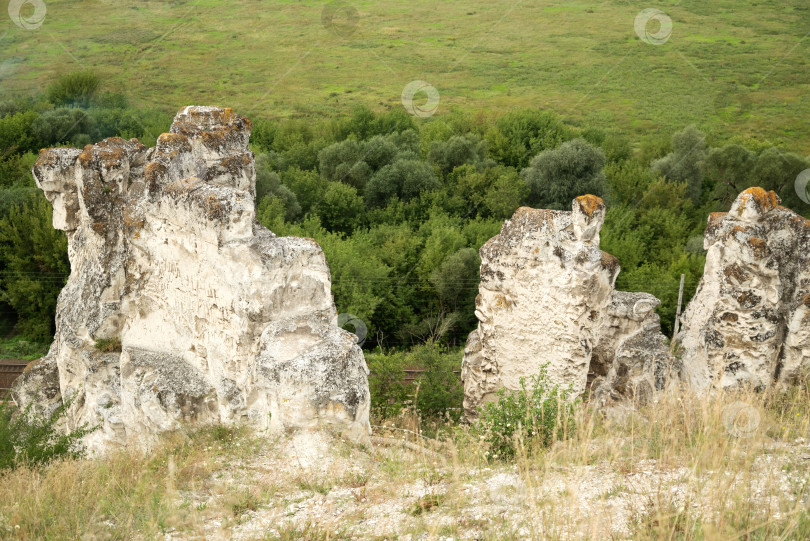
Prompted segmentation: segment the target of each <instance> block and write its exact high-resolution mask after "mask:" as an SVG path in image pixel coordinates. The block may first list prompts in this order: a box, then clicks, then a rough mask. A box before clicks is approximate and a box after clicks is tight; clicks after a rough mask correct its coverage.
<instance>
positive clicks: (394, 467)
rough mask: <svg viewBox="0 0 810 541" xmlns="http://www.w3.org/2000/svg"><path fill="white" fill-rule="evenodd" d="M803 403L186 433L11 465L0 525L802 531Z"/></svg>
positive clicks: (25, 530)
mask: <svg viewBox="0 0 810 541" xmlns="http://www.w3.org/2000/svg"><path fill="white" fill-rule="evenodd" d="M740 401H743V402H745V403H746V404H747V407H749V408H751V409H752V410H753V411H754V412H755V415H754V416H755V418H756V419H757V421H758V423H757V424H756V425H751V426H750V427H746V428H747V429H746V430H745V432H744V433H739V432H736V431H735V427H739V425H740V424H741V423H740V422H738V421H737V420H735V419H729V416H728V415H727V413H728V412H729V411H730V408H734V407H735V405H736V404H739V403H740ZM808 404H810V397H808V396H807V387H806V386H802V387H794V388H793V389H791V391H790V392H789V393H788V394H780V393H775V392H772V393H769V394H765V395H763V394H757V395H754V394H750V395H749V394H737V395H734V396H727V395H720V396H715V397H713V398H706V399H697V398H694V399H693V398H692V397H685V396H683V395H677V396H674V395H673V396H666V397H664V399H663V400H661V401H660V402H659V403H657V404H651V405H649V406H644V407H641V408H639V410H638V411H636V412H633V413H630V412H628V413H627V414H626V415H624V416H622V417H614V418H611V419H605V418H603V417H602V415H601V414H599V413H598V412H596V411H594V410H593V409H592V408H591V407H590V406H589V405H588V404H585V403H577V404H574V405H573V408H572V412H571V414H572V416H573V419H572V424H575V425H576V427H577V429H576V430H574V431H562V430H559V428H560V427H561V425H560V424H558V423H555V424H554V425H549V426H550V427H551V428H552V429H551V430H549V431H547V432H546V434H547V435H548V437H549V439H548V440H544V441H543V443H544V445H534V446H533V445H530V443H531V441H530V440H523V443H524V445H519V446H518V447H516V449H515V454H514V455H513V456H512V457H511V458H509V459H508V460H503V457H494V454H493V452H492V451H493V447H492V444H491V442H490V441H488V440H487V439H486V438H481V437H480V433H479V432H478V431H477V430H476V429H475V428H474V427H468V426H464V425H457V424H454V423H452V422H445V423H444V424H443V425H442V427H441V430H440V431H439V432H438V435H437V438H435V439H432V438H425V437H422V436H415V435H414V434H413V433H412V432H410V431H405V432H403V431H402V430H398V429H401V428H405V427H413V426H415V425H418V424H419V421H418V420H415V421H414V420H413V419H410V418H409V416H413V415H414V413H413V412H411V413H407V414H405V415H398V416H395V417H392V418H390V419H388V421H387V423H386V426H388V427H390V428H380V429H377V430H376V434H377V435H390V436H391V438H390V440H391V441H396V440H395V438H400V439H405V438H407V439H408V441H409V442H411V443H412V444H414V445H413V446H412V447H411V448H406V447H402V446H398V445H383V444H376V445H375V448H374V449H373V450H372V449H371V448H367V447H364V446H358V445H353V444H349V443H347V442H343V441H340V440H339V439H335V440H329V439H317V438H316V439H314V440H311V439H307V437H306V436H305V435H299V436H297V437H292V438H280V439H273V438H268V437H267V436H266V435H263V436H261V437H257V435H256V434H253V433H252V432H251V431H249V430H247V429H245V428H239V427H233V428H226V427H220V426H215V427H210V428H199V429H195V430H191V431H185V430H181V431H178V432H176V433H174V434H170V435H168V436H167V437H166V438H165V439H164V440H163V442H162V443H161V444H160V445H158V446H157V447H156V448H153V449H151V450H150V451H149V452H143V451H141V450H138V449H135V448H132V447H128V448H124V449H120V450H115V451H112V452H111V453H110V454H109V455H108V456H105V457H103V458H91V459H84V460H75V459H71V458H64V459H57V460H53V461H51V462H49V463H47V464H45V465H38V466H37V465H31V464H22V465H20V466H18V467H17V468H16V469H13V470H6V471H5V472H3V473H2V474H0V486H1V487H2V495H3V497H2V498H0V536H3V537H4V538H12V537H13V538H19V539H46V538H47V539H68V538H71V539H72V538H79V537H81V538H90V537H100V538H113V539H127V538H132V537H146V538H154V537H161V536H169V537H172V538H186V537H193V536H206V537H223V538H234V539H253V538H257V537H258V538H265V539H327V538H328V539H353V538H354V539H356V538H374V537H378V538H382V537H391V536H395V535H396V536H405V535H407V534H411V535H412V536H413V537H412V538H422V537H425V538H438V537H445V538H446V537H454V538H458V537H465V536H469V537H475V538H482V539H525V538H533V539H548V538H569V537H573V538H577V539H605V538H621V539H625V538H633V539H642V540H644V539H650V540H653V539H661V538H666V539H685V540H692V539H695V540H697V539H739V538H749V539H777V538H779V539H797V540H798V539H806V538H807V536H808V535H810V516H809V515H808V511H807V507H806V498H807V489H808V486H809V485H808V478H807V465H806V462H807V460H806V458H807V457H806V444H805V438H806V437H807V434H808V429H809V428H810V425H808V419H810V417H808V415H809V414H810V411H808V408H807V405H808ZM518 441H519V440H518ZM420 448H424V449H425V451H424V452H422V451H420ZM66 502H69V505H68V504H67V503H66Z"/></svg>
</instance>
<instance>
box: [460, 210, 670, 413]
mask: <svg viewBox="0 0 810 541" xmlns="http://www.w3.org/2000/svg"><path fill="white" fill-rule="evenodd" d="M572 206H573V210H572V211H571V212H567V211H557V210H536V209H530V208H526V207H523V208H520V209H518V210H517V211H516V212H515V214H514V216H512V218H511V219H509V220H507V221H506V222H505V223H504V225H503V227H502V229H501V232H500V234H498V235H497V236H495V237H493V238H492V239H490V240H489V241H488V242H487V243H486V244H484V246H483V247H482V248H481V251H480V253H481V283H480V286H479V294H478V296H477V297H476V311H475V315H476V317H477V318H478V320H479V324H478V328H476V329H475V330H474V331H473V332H472V333H471V334H470V336H469V338H468V339H467V346H466V348H465V351H464V360H463V363H462V379H463V380H464V394H465V399H464V408H465V412H466V414H467V416H468V417H474V416H475V412H476V408H477V407H478V406H480V405H481V404H483V403H484V402H486V401H487V400H491V399H492V398H493V395H494V393H495V392H496V391H497V390H498V389H500V388H506V389H518V388H519V380H520V378H521V377H527V378H528V377H529V376H532V375H535V374H537V372H538V370H539V368H540V366H541V365H543V364H545V363H548V375H549V378H550V380H551V381H552V382H554V383H558V384H560V385H561V386H564V387H567V386H569V385H570V386H571V387H572V389H573V392H574V393H575V394H577V395H578V394H580V393H582V392H583V391H584V390H585V388H586V384H587V382H588V373H589V371H590V370H591V365H592V360H593V358H594V354H595V352H600V353H598V355H597V365H596V366H595V367H594V368H595V370H594V372H595V374H596V375H597V376H599V377H598V381H597V385H598V386H599V389H600V395H601V396H604V397H611V396H614V397H617V396H621V397H625V398H626V397H630V396H635V394H636V392H637V388H638V389H643V390H638V392H639V393H641V394H642V395H644V396H647V395H650V394H651V393H652V391H653V388H654V387H655V377H654V370H655V367H656V366H658V365H659V364H661V363H664V364H666V353H665V352H666V349H665V348H664V349H662V345H663V340H664V339H663V336H660V330H659V328H658V327H657V324H658V319H657V315H655V314H654V313H653V312H652V310H653V309H654V308H655V306H657V304H658V300H657V299H655V297H652V296H651V295H646V294H629V293H625V294H621V295H616V294H615V292H614V284H615V281H616V277H617V276H618V273H619V262H618V260H617V259H616V258H615V257H613V256H612V255H610V254H607V253H605V252H602V251H601V250H600V249H599V231H600V230H601V227H602V224H603V222H604V218H605V205H604V203H603V202H602V200H601V199H600V198H598V197H595V196H592V195H585V196H581V197H578V198H576V199H575V200H574V201H573V204H572ZM648 328H649V330H648V331H646V329H648ZM645 332H646V333H647V334H645ZM631 337H633V340H630V338H631ZM600 342H601V347H600ZM617 352H620V353H618V354H617ZM659 368H660V367H659ZM645 385H646V386H649V387H650V388H649V389H647V387H645ZM606 399H607V398H606Z"/></svg>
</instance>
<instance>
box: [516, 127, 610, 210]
mask: <svg viewBox="0 0 810 541" xmlns="http://www.w3.org/2000/svg"><path fill="white" fill-rule="evenodd" d="M604 166H605V155H604V154H603V153H602V151H601V150H600V149H598V148H596V147H595V146H593V145H591V144H590V143H588V142H587V141H585V140H584V139H574V140H573V141H568V142H566V143H563V144H561V145H560V146H559V147H557V148H555V149H553V150H544V151H543V152H541V153H540V154H538V155H537V156H535V157H534V158H533V159H532V161H531V163H530V164H529V167H527V168H526V169H524V170H523V171H521V176H522V177H523V179H524V180H525V181H526V184H527V185H528V186H529V204H530V205H531V206H535V207H539V208H549V209H567V208H570V206H571V200H572V199H574V198H575V197H577V196H580V195H584V194H593V195H597V196H600V197H601V196H602V195H604V193H605V187H606V183H605V173H604V171H603V170H602V168H603V167H604Z"/></svg>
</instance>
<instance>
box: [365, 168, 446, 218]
mask: <svg viewBox="0 0 810 541" xmlns="http://www.w3.org/2000/svg"><path fill="white" fill-rule="evenodd" d="M440 187H441V184H440V183H439V180H438V179H437V178H436V174H435V173H434V172H433V169H432V168H431V167H430V166H429V165H428V164H426V163H425V162H422V161H419V160H415V159H399V160H397V161H395V162H394V163H392V164H390V165H386V166H385V167H383V168H382V169H380V170H379V171H377V173H375V174H374V176H373V177H371V179H370V180H369V181H368V184H367V185H366V188H365V200H366V204H368V205H371V206H382V205H384V204H385V203H386V202H387V201H388V200H390V199H391V198H392V197H398V198H399V199H401V200H403V201H408V200H409V199H412V198H414V197H417V196H418V195H419V194H420V193H421V192H423V191H428V190H436V189H438V188H440Z"/></svg>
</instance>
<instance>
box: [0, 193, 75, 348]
mask: <svg viewBox="0 0 810 541" xmlns="http://www.w3.org/2000/svg"><path fill="white" fill-rule="evenodd" d="M0 270H2V275H0V301H2V302H5V303H7V304H8V305H9V306H11V307H12V308H13V309H14V311H15V312H16V313H17V315H18V321H17V325H16V328H17V330H18V331H19V332H21V333H22V334H24V335H26V336H27V337H29V338H31V339H32V340H35V341H47V340H49V339H50V338H51V336H52V332H53V323H54V313H55V311H56V298H57V296H58V295H59V291H60V290H61V289H62V286H64V285H65V280H66V279H67V275H68V274H69V273H70V264H69V263H68V258H67V237H65V233H64V232H63V231H58V230H56V229H54V228H53V226H52V210H51V205H50V203H48V201H47V200H46V199H45V197H44V196H42V195H41V194H36V196H33V197H31V198H30V199H29V200H28V201H27V202H25V203H24V204H23V205H21V206H18V207H13V208H12V209H11V210H10V212H9V213H8V215H7V216H5V217H3V218H0Z"/></svg>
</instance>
